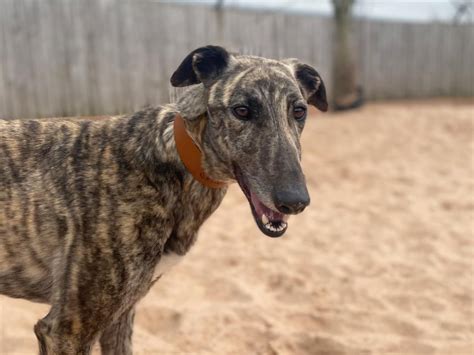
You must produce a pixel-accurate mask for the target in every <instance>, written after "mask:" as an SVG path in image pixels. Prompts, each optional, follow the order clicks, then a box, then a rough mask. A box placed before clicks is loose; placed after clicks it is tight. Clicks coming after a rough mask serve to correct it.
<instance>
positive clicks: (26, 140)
mask: <svg viewBox="0 0 474 355" xmlns="http://www.w3.org/2000/svg"><path fill="white" fill-rule="evenodd" d="M82 124H83V123H79V122H66V121H64V122H46V121H41V120H27V121H0V245H1V247H0V292H1V293H4V294H6V295H9V296H13V297H22V298H27V299H31V300H36V301H43V302H46V301H47V300H48V299H49V296H50V289H51V284H52V262H53V259H54V257H55V256H56V255H58V253H59V252H60V250H59V249H60V248H61V246H62V245H64V243H63V241H61V239H64V238H65V232H66V230H67V228H68V223H67V216H66V213H65V211H67V204H68V201H67V200H68V196H72V195H73V190H72V189H71V186H70V182H71V179H70V178H69V177H68V173H70V171H69V169H68V165H69V162H68V160H69V159H70V157H71V152H72V150H73V144H74V142H75V141H76V140H77V137H78V136H79V135H80V132H81V127H82Z"/></svg>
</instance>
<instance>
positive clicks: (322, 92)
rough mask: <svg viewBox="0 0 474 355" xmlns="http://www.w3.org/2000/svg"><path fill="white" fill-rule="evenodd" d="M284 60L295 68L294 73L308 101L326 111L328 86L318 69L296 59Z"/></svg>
mask: <svg viewBox="0 0 474 355" xmlns="http://www.w3.org/2000/svg"><path fill="white" fill-rule="evenodd" d="M284 62H285V63H286V64H289V65H290V67H291V69H292V70H293V75H294V76H295V78H296V81H298V84H299V86H300V89H301V91H302V92H303V95H304V97H305V99H306V101H307V102H308V103H309V104H310V105H313V106H315V107H316V108H317V109H319V110H320V111H323V112H326V111H327V110H328V102H327V98H326V87H325V86H324V82H323V79H322V78H321V75H319V73H318V72H317V71H316V69H314V68H313V67H312V66H309V65H308V64H303V63H300V62H298V61H297V60H296V59H288V60H285V61H284Z"/></svg>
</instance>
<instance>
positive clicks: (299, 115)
mask: <svg viewBox="0 0 474 355" xmlns="http://www.w3.org/2000/svg"><path fill="white" fill-rule="evenodd" d="M293 116H294V117H295V119H296V120H298V121H300V120H303V119H304V118H305V117H306V107H295V108H294V109H293Z"/></svg>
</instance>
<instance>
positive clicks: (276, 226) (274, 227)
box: [264, 222, 287, 232]
mask: <svg viewBox="0 0 474 355" xmlns="http://www.w3.org/2000/svg"><path fill="white" fill-rule="evenodd" d="M264 226H265V228H266V229H268V230H270V231H272V232H281V231H282V230H284V229H285V228H286V226H287V224H286V223H285V222H279V223H278V224H275V223H272V222H268V223H266V224H264Z"/></svg>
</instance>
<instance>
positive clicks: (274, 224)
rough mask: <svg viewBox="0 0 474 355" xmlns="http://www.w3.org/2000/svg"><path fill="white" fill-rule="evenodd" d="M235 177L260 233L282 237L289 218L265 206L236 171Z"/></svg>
mask: <svg viewBox="0 0 474 355" xmlns="http://www.w3.org/2000/svg"><path fill="white" fill-rule="evenodd" d="M235 176H236V178H237V182H238V183H239V186H240V188H241V189H242V191H243V192H244V195H245V197H247V200H248V201H249V204H250V209H251V210H252V214H253V217H254V218H255V222H256V223H257V226H258V227H259V228H260V230H261V231H262V233H263V234H265V235H267V236H269V237H272V238H277V237H280V236H282V235H283V234H284V233H285V232H286V230H287V228H288V217H289V216H288V215H286V214H283V213H280V212H276V211H274V210H272V209H270V208H268V207H267V206H265V205H264V204H263V202H262V201H260V199H259V198H258V197H257V195H256V194H255V193H254V192H253V191H252V190H250V188H249V186H248V184H247V183H246V182H245V179H244V177H243V176H242V174H241V173H240V171H238V170H237V169H236V174H235Z"/></svg>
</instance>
